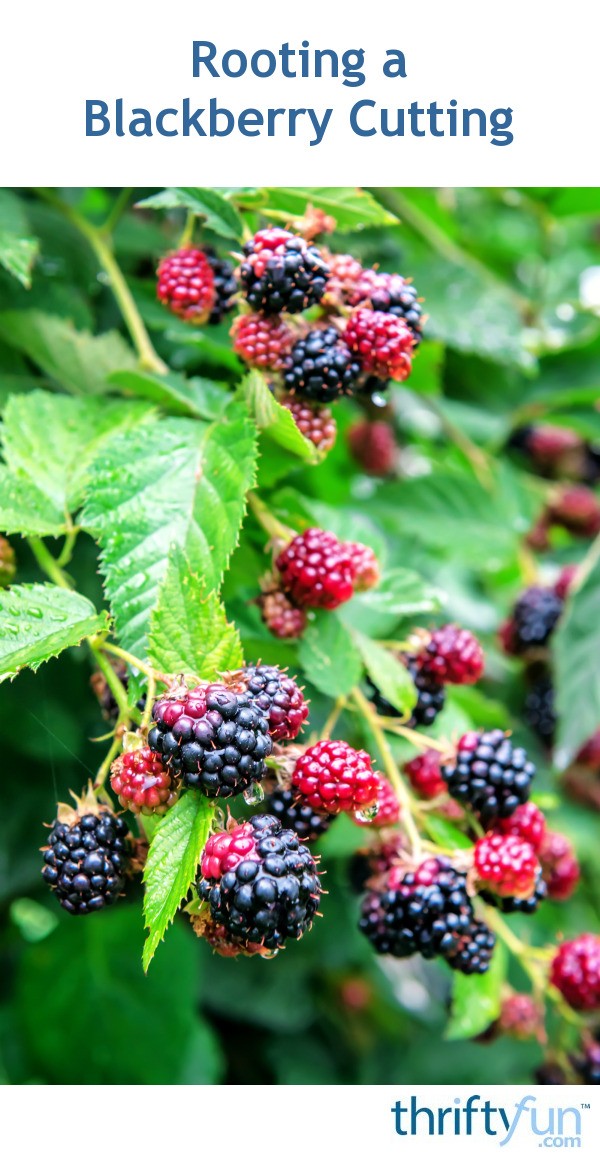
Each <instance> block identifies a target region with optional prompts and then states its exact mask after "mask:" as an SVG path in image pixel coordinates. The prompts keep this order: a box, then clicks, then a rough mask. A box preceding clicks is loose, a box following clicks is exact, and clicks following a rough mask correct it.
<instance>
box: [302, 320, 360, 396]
mask: <svg viewBox="0 0 600 1158" xmlns="http://www.w3.org/2000/svg"><path fill="white" fill-rule="evenodd" d="M359 374H360V362H359V361H358V360H357V358H356V357H355V356H354V355H353V354H351V352H350V350H349V349H348V346H347V345H346V343H345V342H344V340H343V338H341V337H340V335H339V333H338V331H337V330H336V329H335V327H334V326H328V327H327V328H326V329H314V330H309V332H308V334H306V336H305V337H303V338H300V339H299V341H297V342H296V343H295V345H294V346H292V350H291V353H290V355H289V357H288V360H287V362H286V366H285V372H284V382H285V386H286V389H287V390H289V392H290V394H294V395H297V396H299V397H301V398H309V399H311V401H313V402H333V401H334V400H335V399H336V398H341V397H342V395H343V394H352V392H353V390H354V387H355V385H356V382H357V379H358V376H359Z"/></svg>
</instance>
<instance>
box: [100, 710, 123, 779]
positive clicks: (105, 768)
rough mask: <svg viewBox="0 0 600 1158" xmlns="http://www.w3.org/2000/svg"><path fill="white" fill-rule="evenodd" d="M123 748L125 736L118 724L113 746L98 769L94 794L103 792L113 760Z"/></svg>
mask: <svg viewBox="0 0 600 1158" xmlns="http://www.w3.org/2000/svg"><path fill="white" fill-rule="evenodd" d="M122 746H123V736H122V733H121V730H120V728H119V725H118V724H117V728H116V730H115V734H114V736H113V741H112V744H111V746H110V748H109V749H108V752H107V753H106V756H105V757H104V759H103V761H102V763H101V765H100V767H99V769H98V772H97V774H96V777H95V780H94V792H96V793H98V791H99V790H102V788H103V787H104V781H105V780H106V777H107V776H108V773H109V771H110V766H111V764H112V762H113V760H114V759H115V757H116V756H117V755H118V754H119V752H120V751H121V748H122Z"/></svg>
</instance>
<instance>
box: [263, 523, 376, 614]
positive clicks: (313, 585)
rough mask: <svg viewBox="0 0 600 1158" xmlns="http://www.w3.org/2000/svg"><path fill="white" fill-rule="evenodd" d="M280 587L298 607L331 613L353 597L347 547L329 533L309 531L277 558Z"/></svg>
mask: <svg viewBox="0 0 600 1158" xmlns="http://www.w3.org/2000/svg"><path fill="white" fill-rule="evenodd" d="M275 566H276V567H277V570H278V571H279V572H280V574H281V585H282V587H283V588H284V589H285V590H286V592H287V594H288V595H289V597H290V599H291V600H292V602H293V603H295V604H296V605H297V606H298V607H323V608H325V609H326V610H327V611H333V610H334V608H336V607H339V606H340V604H342V603H346V601H347V600H348V599H351V598H352V596H353V594H354V581H355V578H356V568H355V564H354V562H353V560H352V554H351V550H350V549H349V545H348V543H342V542H340V540H339V539H337V538H336V536H335V535H333V534H332V533H331V532H330V531H322V530H321V529H320V528H319V527H309V528H308V530H306V531H303V533H302V534H301V535H296V536H295V537H294V538H293V539H292V540H291V542H290V543H288V545H287V547H284V549H283V551H281V552H280V554H279V555H278V556H277V558H276V560H275Z"/></svg>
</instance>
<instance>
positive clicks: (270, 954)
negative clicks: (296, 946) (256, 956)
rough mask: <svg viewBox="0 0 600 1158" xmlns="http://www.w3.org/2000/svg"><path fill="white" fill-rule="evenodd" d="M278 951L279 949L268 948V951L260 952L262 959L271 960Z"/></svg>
mask: <svg viewBox="0 0 600 1158" xmlns="http://www.w3.org/2000/svg"><path fill="white" fill-rule="evenodd" d="M278 953H279V949H269V951H268V953H261V957H262V958H263V961H272V960H273V958H274V957H276V956H277V954H278Z"/></svg>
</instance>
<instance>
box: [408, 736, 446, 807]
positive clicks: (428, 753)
mask: <svg viewBox="0 0 600 1158" xmlns="http://www.w3.org/2000/svg"><path fill="white" fill-rule="evenodd" d="M440 765H441V756H440V753H439V752H436V750H435V748H426V749H425V751H424V752H420V753H419V755H418V756H414V757H413V759H412V760H409V761H408V763H406V764H405V765H404V772H405V773H406V775H407V776H408V779H409V780H410V783H411V785H412V787H413V789H414V791H415V792H416V793H417V795H418V796H420V797H421V798H422V799H423V800H433V798H434V797H435V796H440V795H441V793H442V792H445V791H446V784H445V782H444V780H443V779H442V774H441V771H440Z"/></svg>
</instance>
